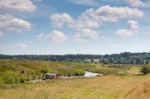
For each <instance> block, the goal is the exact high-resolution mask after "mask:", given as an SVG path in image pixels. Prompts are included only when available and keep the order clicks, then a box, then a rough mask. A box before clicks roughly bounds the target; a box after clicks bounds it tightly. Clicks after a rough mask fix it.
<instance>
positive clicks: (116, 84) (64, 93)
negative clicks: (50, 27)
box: [0, 60, 150, 99]
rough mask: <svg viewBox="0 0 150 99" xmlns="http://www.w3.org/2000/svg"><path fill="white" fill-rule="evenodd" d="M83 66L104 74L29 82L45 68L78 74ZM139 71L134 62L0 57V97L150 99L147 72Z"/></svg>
mask: <svg viewBox="0 0 150 99" xmlns="http://www.w3.org/2000/svg"><path fill="white" fill-rule="evenodd" d="M85 70H86V71H92V72H97V73H102V74H104V76H102V77H92V78H77V79H53V80H45V81H42V82H37V83H29V82H28V81H29V80H32V79H40V77H41V75H42V74H44V73H46V72H59V73H60V74H61V75H63V76H68V75H73V76H78V75H83V74H84V71H85ZM22 71H23V74H22V73H21V72H22ZM140 73H141V66H133V65H119V64H118V65H114V64H100V63H79V62H49V61H29V60H0V82H1V84H0V99H149V97H150V75H149V74H147V75H141V74H140Z"/></svg>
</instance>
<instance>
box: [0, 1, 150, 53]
mask: <svg viewBox="0 0 150 99" xmlns="http://www.w3.org/2000/svg"><path fill="white" fill-rule="evenodd" d="M149 9H150V1H149V0H1V1H0V53H1V54H112V53H120V52H125V51H129V52H149V48H150V46H149V42H150V39H149V38H150V18H149V17H150V11H149Z"/></svg>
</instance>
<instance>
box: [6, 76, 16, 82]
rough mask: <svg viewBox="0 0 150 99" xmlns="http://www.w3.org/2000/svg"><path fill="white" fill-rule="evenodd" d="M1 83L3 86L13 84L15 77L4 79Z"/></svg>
mask: <svg viewBox="0 0 150 99" xmlns="http://www.w3.org/2000/svg"><path fill="white" fill-rule="evenodd" d="M3 81H4V83H5V84H14V83H15V82H16V80H15V77H13V76H8V77H4V78H3Z"/></svg>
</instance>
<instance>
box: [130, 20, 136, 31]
mask: <svg viewBox="0 0 150 99" xmlns="http://www.w3.org/2000/svg"><path fill="white" fill-rule="evenodd" d="M128 28H129V29H131V30H132V29H133V30H135V29H138V22H137V21H134V20H129V21H128Z"/></svg>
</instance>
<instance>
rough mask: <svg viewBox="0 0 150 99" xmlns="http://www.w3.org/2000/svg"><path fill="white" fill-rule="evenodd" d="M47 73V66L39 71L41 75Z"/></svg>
mask: <svg viewBox="0 0 150 99" xmlns="http://www.w3.org/2000/svg"><path fill="white" fill-rule="evenodd" d="M48 72H49V69H48V67H47V66H44V67H43V68H42V70H41V73H43V74H46V73H48Z"/></svg>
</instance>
